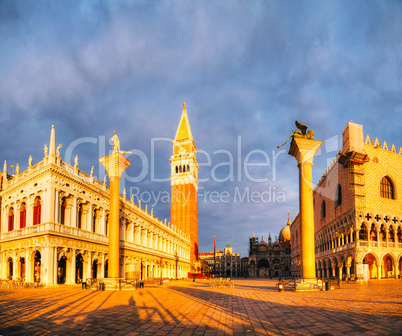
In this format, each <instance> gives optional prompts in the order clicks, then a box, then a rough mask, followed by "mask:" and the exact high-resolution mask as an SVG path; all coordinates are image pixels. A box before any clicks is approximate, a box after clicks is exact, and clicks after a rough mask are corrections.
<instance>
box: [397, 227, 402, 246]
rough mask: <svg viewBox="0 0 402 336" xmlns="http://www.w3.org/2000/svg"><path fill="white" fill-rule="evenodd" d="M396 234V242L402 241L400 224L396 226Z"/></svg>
mask: <svg viewBox="0 0 402 336" xmlns="http://www.w3.org/2000/svg"><path fill="white" fill-rule="evenodd" d="M396 236H397V239H398V243H402V230H401V227H400V226H399V227H398V231H397V232H396Z"/></svg>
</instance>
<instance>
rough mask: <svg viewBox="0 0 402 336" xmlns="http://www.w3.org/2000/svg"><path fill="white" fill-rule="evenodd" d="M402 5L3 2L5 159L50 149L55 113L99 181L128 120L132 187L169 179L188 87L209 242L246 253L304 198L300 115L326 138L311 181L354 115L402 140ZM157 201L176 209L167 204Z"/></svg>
mask: <svg viewBox="0 0 402 336" xmlns="http://www.w3.org/2000/svg"><path fill="white" fill-rule="evenodd" d="M401 17H402V2H401V1H152V2H150V1H115V2H111V1H110V2H108V1H2V2H1V3H0V121H1V126H2V127H1V132H0V158H1V159H6V158H7V161H8V162H9V164H11V163H19V165H20V167H21V170H24V169H25V168H26V167H27V164H28V157H29V155H32V157H33V159H34V162H38V161H39V160H41V159H42V158H43V146H44V144H45V143H48V141H49V134H50V128H51V125H52V123H54V124H55V127H56V142H57V143H62V144H63V148H62V150H61V156H62V158H64V159H65V160H66V161H69V160H70V156H71V157H75V155H78V156H79V168H80V169H81V170H83V171H84V172H87V173H89V172H90V167H91V166H92V165H95V170H94V175H96V176H97V177H98V178H99V179H100V180H103V176H104V170H103V169H102V167H100V166H99V164H98V162H97V160H98V158H99V157H100V156H103V154H104V153H105V151H109V150H110V149H111V146H110V144H109V143H108V139H109V138H110V137H111V136H112V135H113V131H116V132H117V133H118V135H119V137H120V140H121V146H122V148H123V149H124V150H132V151H134V154H133V155H131V156H129V159H130V160H131V161H132V163H133V164H132V166H131V167H129V168H128V170H127V174H126V180H125V181H123V182H122V184H123V186H125V187H126V188H127V193H128V195H130V190H131V191H139V192H140V193H143V194H142V195H148V194H147V193H149V194H151V193H153V195H158V193H159V192H161V193H163V192H168V191H169V190H170V183H169V182H168V178H169V173H170V166H169V165H170V162H169V158H170V155H171V153H172V146H171V143H170V142H169V140H166V139H169V138H170V139H172V138H173V137H174V135H175V132H176V128H177V126H178V122H179V120H180V116H181V111H182V103H183V102H184V101H186V102H187V110H188V115H189V119H190V124H191V128H192V132H193V136H194V140H195V142H196V145H197V148H198V150H199V153H198V156H197V158H198V160H199V162H200V163H203V165H202V166H201V167H200V172H199V176H200V178H202V179H204V180H205V182H202V183H200V185H199V186H200V199H199V201H200V203H199V236H200V250H201V251H210V250H212V249H213V236H214V235H216V238H217V247H218V248H223V247H224V245H226V243H230V244H231V245H232V246H233V247H234V249H235V251H236V252H241V253H242V255H246V254H247V250H248V237H249V236H251V235H252V232H253V231H254V232H255V234H256V235H258V236H261V235H263V236H264V237H265V239H266V237H267V235H268V232H271V234H272V235H273V236H275V235H278V234H279V231H280V229H281V228H282V227H283V226H284V225H285V224H286V221H287V211H288V210H289V211H290V213H291V216H292V217H293V216H294V215H295V214H296V213H297V211H298V176H297V167H296V160H295V159H294V158H293V157H290V156H289V155H287V150H288V147H289V145H287V146H285V147H284V148H282V150H283V149H284V150H283V151H280V150H278V149H276V146H278V145H280V144H282V143H283V142H284V141H285V139H286V138H287V137H288V136H289V135H290V134H291V131H292V130H293V129H294V128H295V127H294V121H295V120H296V119H297V120H299V121H300V122H302V123H305V124H307V125H308V126H309V127H310V128H312V129H313V130H314V132H315V139H318V140H323V141H326V142H324V144H323V147H322V150H321V152H320V154H319V155H318V156H317V158H316V159H315V166H314V182H317V181H318V179H319V177H320V176H321V174H322V172H323V171H324V170H325V168H326V166H327V164H328V162H329V161H330V160H331V159H332V158H333V157H334V156H335V155H336V152H337V150H338V148H339V146H340V138H341V132H342V129H343V128H344V126H345V125H346V123H347V122H348V121H350V120H353V121H354V122H356V123H360V124H363V128H364V133H365V134H367V133H368V134H370V135H371V136H374V137H378V138H379V139H382V140H386V141H387V142H388V143H394V144H395V145H396V146H398V147H399V146H402V133H401V129H402V122H401V120H402V117H401V114H402V34H401V32H402V20H401V19H400V18H401ZM153 145H154V146H153ZM152 147H153V150H152ZM253 151H254V152H253ZM208 158H210V159H211V160H210V164H209V163H208ZM246 158H247V160H248V161H249V162H253V163H256V164H260V165H259V166H258V165H257V166H253V167H248V168H247V169H248V170H245V169H244V161H245V159H246ZM231 160H232V161H231ZM231 162H233V164H231ZM239 167H240V169H239ZM152 168H153V169H154V170H153V173H154V176H152V170H151V169H152ZM155 178H156V179H162V180H165V181H164V182H158V181H154V180H155ZM255 180H264V182H257V181H255ZM123 186H122V187H123ZM247 191H248V192H249V195H250V197H249V198H248V199H247V195H246V196H244V195H245V194H244V193H247ZM212 192H216V194H218V195H229V197H224V198H223V199H222V200H219V197H218V198H217V197H212V198H211V194H210V193H212ZM253 192H254V193H255V195H260V196H261V195H263V200H261V199H258V197H255V199H254V201H255V200H257V201H256V202H253V199H252V197H251V194H252V193H253ZM216 194H215V195H216ZM279 195H280V197H279ZM236 196H237V198H236ZM239 196H241V197H245V198H244V199H243V201H240V198H239ZM269 197H270V199H269ZM217 200H218V201H217ZM235 201H236V202H235ZM144 203H145V202H143V204H144ZM153 203H154V200H153V199H151V200H150V201H149V202H148V204H149V205H148V207H150V206H151V205H152V204H153ZM154 214H155V215H156V216H157V217H158V218H160V219H162V220H163V219H164V218H168V219H169V216H170V205H169V204H168V203H164V202H160V201H159V202H158V204H156V205H155V208H154Z"/></svg>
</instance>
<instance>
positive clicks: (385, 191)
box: [380, 176, 395, 199]
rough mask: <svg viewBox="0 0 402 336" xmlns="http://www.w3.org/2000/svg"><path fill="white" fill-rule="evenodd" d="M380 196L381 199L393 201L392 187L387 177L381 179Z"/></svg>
mask: <svg viewBox="0 0 402 336" xmlns="http://www.w3.org/2000/svg"><path fill="white" fill-rule="evenodd" d="M380 194H381V197H384V198H390V199H395V193H394V186H393V185H392V182H391V180H390V179H389V178H388V177H387V176H384V177H383V178H382V179H381V184H380Z"/></svg>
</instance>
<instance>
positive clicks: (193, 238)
mask: <svg viewBox="0 0 402 336" xmlns="http://www.w3.org/2000/svg"><path fill="white" fill-rule="evenodd" d="M196 152H197V148H196V147H195V144H194V140H193V135H192V134H191V128H190V123H189V121H188V116H187V110H186V103H183V113H182V115H181V119H180V123H179V127H178V128H177V132H176V136H175V138H174V141H173V155H172V157H171V158H170V166H171V176H170V181H171V211H170V216H171V218H170V221H171V223H172V225H174V226H175V227H176V228H178V229H180V230H181V231H182V232H184V233H186V234H187V235H188V237H189V239H190V243H191V248H190V260H191V262H194V261H195V260H198V168H199V166H198V164H197V160H196Z"/></svg>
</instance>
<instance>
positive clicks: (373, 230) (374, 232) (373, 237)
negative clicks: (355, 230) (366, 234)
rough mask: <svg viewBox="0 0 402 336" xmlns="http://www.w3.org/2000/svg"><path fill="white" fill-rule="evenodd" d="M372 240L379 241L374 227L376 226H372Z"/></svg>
mask: <svg viewBox="0 0 402 336" xmlns="http://www.w3.org/2000/svg"><path fill="white" fill-rule="evenodd" d="M370 240H371V241H377V229H376V227H375V226H374V224H371V230H370Z"/></svg>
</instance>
